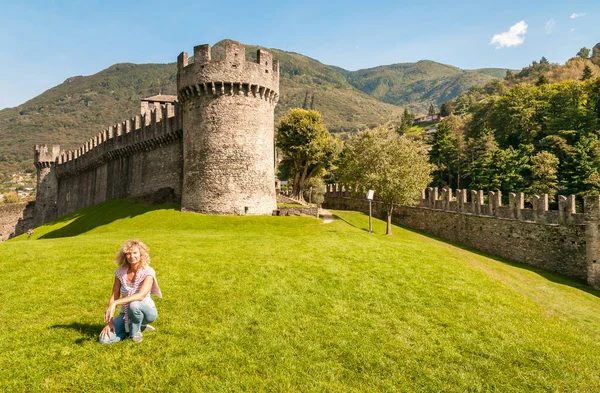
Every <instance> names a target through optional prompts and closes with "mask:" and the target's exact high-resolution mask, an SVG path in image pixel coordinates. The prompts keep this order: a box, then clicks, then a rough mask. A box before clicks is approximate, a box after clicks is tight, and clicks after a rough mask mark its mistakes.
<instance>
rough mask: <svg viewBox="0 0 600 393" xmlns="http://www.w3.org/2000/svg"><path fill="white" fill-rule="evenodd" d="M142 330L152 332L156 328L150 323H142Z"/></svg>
mask: <svg viewBox="0 0 600 393" xmlns="http://www.w3.org/2000/svg"><path fill="white" fill-rule="evenodd" d="M141 330H142V332H153V331H155V330H156V328H154V326H152V325H142V329H141Z"/></svg>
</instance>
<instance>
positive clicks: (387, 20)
mask: <svg viewBox="0 0 600 393" xmlns="http://www.w3.org/2000/svg"><path fill="white" fill-rule="evenodd" d="M286 3H287V2H281V1H259V0H255V1H243V2H238V1H233V0H231V1H225V2H221V1H220V2H217V1H211V2H200V1H193V0H190V1H187V2H185V1H178V2H173V1H153V0H147V1H136V0H131V1H128V0H123V1H112V0H104V1H83V0H79V1H78V0H64V1H52V0H45V1H33V0H32V1H27V0H21V1H7V0H0V20H1V23H0V92H1V94H0V109H2V108H6V107H13V106H17V105H19V104H21V103H23V102H25V101H27V100H28V99H31V98H33V97H35V96H37V95H38V94H40V93H42V92H44V91H45V90H47V89H49V88H51V87H53V86H56V85H57V84H60V83H62V82H63V81H64V80H65V79H67V78H68V77H71V76H74V75H90V74H94V73H96V72H99V71H101V70H103V69H105V68H107V67H109V66H111V65H112V64H115V63H122V62H132V63H171V62H174V61H175V60H176V57H177V55H178V54H179V53H180V52H181V51H187V52H192V51H193V46H194V45H198V44H204V43H209V44H211V45H212V44H214V43H216V42H218V41H220V40H222V39H224V38H231V39H234V40H237V41H240V42H243V43H247V44H254V45H260V46H264V47H267V48H277V49H283V50H287V51H292V52H298V53H301V54H303V55H306V56H310V57H312V58H315V59H317V60H319V61H321V62H323V63H325V64H331V65H336V66H339V67H342V68H345V69H347V70H357V69H361V68H369V67H374V66H377V65H384V64H393V63H402V62H415V61H418V60H421V59H428V60H434V61H438V62H440V63H445V64H451V65H455V66H458V67H460V68H463V69H472V68H482V67H505V68H514V69H520V68H522V67H524V66H526V65H527V64H529V63H531V61H532V60H539V59H540V58H541V57H542V56H546V58H548V60H550V61H551V62H561V63H562V62H564V61H566V60H567V59H568V58H570V57H572V56H574V55H575V54H576V53H577V51H578V50H579V49H580V48H581V47H583V46H586V47H588V48H591V47H592V46H594V45H595V44H596V43H598V42H600V23H599V21H600V1H598V0H593V1H590V0H588V1H571V2H565V1H526V0H521V1H512V0H504V1H501V2H498V1H494V2H490V1H484V0H481V1H462V2H461V1H454V2H451V1H445V2H436V1H425V0H421V1H419V0H413V1H411V2H406V1H378V0H372V1H362V2H358V1H353V0H346V1H324V0H323V1H311V0H306V1H302V2H290V3H289V4H286Z"/></svg>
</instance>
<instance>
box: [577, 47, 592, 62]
mask: <svg viewBox="0 0 600 393" xmlns="http://www.w3.org/2000/svg"><path fill="white" fill-rule="evenodd" d="M577 56H578V57H581V58H582V59H587V58H588V57H590V50H589V48H586V47H585V46H584V47H583V48H581V49H579V52H577Z"/></svg>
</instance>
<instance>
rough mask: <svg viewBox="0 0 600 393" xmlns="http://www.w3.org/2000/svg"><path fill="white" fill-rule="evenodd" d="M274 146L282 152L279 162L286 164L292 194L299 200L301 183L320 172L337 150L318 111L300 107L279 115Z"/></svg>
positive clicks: (325, 169) (326, 167) (335, 141)
mask: <svg viewBox="0 0 600 393" xmlns="http://www.w3.org/2000/svg"><path fill="white" fill-rule="evenodd" d="M276 146H277V148H278V149H280V150H281V152H282V155H283V160H282V166H284V167H286V166H287V170H288V172H289V174H290V177H291V178H292V194H293V195H294V197H296V198H298V199H300V200H302V199H303V198H302V190H303V189H304V185H305V183H306V182H307V181H309V180H310V179H311V178H312V177H314V176H322V175H324V173H325V172H326V171H327V170H329V169H330V168H331V167H332V166H333V163H334V162H335V160H336V159H337V156H338V154H339V152H340V150H341V143H340V141H338V140H337V139H336V138H334V137H332V136H331V134H330V133H329V131H327V129H326V128H325V125H324V124H323V120H322V119H321V115H320V114H319V112H317V111H308V110H305V109H300V108H296V109H290V110H289V112H288V113H287V115H286V116H284V117H283V118H282V119H281V122H280V123H279V126H278V127H277V136H276ZM282 172H284V171H282Z"/></svg>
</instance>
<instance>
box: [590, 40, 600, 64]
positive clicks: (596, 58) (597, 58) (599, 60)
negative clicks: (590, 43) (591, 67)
mask: <svg viewBox="0 0 600 393" xmlns="http://www.w3.org/2000/svg"><path fill="white" fill-rule="evenodd" d="M590 60H592V63H594V64H596V65H600V42H599V43H597V44H596V45H594V47H593V48H592V55H591V56H590Z"/></svg>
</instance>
